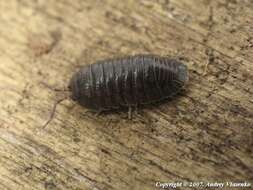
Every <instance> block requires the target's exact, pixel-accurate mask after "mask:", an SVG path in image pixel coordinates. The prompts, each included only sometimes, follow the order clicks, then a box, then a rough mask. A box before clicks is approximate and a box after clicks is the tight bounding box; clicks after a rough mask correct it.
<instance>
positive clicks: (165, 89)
mask: <svg viewBox="0 0 253 190" xmlns="http://www.w3.org/2000/svg"><path fill="white" fill-rule="evenodd" d="M187 80H188V69H187V67H186V65H184V64H183V63H181V62H179V61H177V60H174V59H169V58H166V57H160V56H156V55H135V56H128V57H122V58H116V59H107V60H102V61H98V62H96V63H94V64H91V65H86V66H84V67H82V68H81V69H80V70H79V71H78V72H77V73H75V74H74V75H73V77H72V79H71V80H70V83H69V88H70V91H71V98H72V99H73V100H74V101H77V102H78V103H79V104H81V105H83V106H85V107H87V108H90V109H93V110H98V111H102V110H108V109H114V108H120V107H122V106H125V107H128V108H131V107H133V106H137V105H140V104H147V103H153V102H156V101H159V100H162V99H166V98H168V97H171V96H173V95H175V94H177V93H178V92H179V91H180V89H182V87H183V86H184V84H185V83H186V81H187Z"/></svg>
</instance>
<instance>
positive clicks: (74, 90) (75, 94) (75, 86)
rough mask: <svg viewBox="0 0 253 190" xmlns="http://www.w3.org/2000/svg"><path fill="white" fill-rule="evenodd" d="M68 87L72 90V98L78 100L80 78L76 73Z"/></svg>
mask: <svg viewBox="0 0 253 190" xmlns="http://www.w3.org/2000/svg"><path fill="white" fill-rule="evenodd" d="M68 89H69V91H70V98H71V99H72V100H74V101H76V100H78V99H79V98H80V95H79V88H78V80H77V76H76V75H73V77H72V78H71V79H70V81H69V85H68Z"/></svg>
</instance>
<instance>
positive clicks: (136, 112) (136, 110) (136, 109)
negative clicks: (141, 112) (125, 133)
mask: <svg viewBox="0 0 253 190" xmlns="http://www.w3.org/2000/svg"><path fill="white" fill-rule="evenodd" d="M134 111H135V115H138V105H137V104H136V105H135V110H134Z"/></svg>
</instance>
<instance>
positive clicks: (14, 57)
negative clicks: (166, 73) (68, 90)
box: [0, 0, 253, 190]
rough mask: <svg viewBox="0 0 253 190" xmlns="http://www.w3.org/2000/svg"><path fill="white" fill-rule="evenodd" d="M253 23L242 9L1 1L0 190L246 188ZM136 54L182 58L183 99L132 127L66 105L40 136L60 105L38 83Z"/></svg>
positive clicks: (162, 0) (245, 2)
mask: <svg viewBox="0 0 253 190" xmlns="http://www.w3.org/2000/svg"><path fill="white" fill-rule="evenodd" d="M252 21H253V1H252V0H240V1H239V0H231V1H230V0H217V1H209V0H153V1H151V0H128V1H119V0H105V1H102V0H101V1H99V0H73V1H68V0H57V1H56V0H37V1H32V0H8V1H4V0H1V1H0V90H1V91H0V189H1V190H5V189H6V190H18V189H21V190H26V189H36V190H40V189H103V190H104V189H105V190H107V189H108V190H113V189H115V190H116V189H117V190H119V189H140V190H143V189H144V190H145V189H158V188H157V187H156V186H155V183H156V182H157V181H160V182H176V181H181V182H186V181H195V182H199V181H203V182H208V181H209V182H216V181H219V182H225V181H233V182H238V181H247V182H251V184H252V183H253V148H252V147H253V22H252ZM137 53H153V54H159V55H164V56H173V57H176V58H177V59H180V60H182V61H183V62H184V63H185V64H186V65H187V66H188V67H189V70H190V81H189V84H188V87H187V92H186V93H185V94H183V95H181V96H180V97H178V98H176V99H174V100H172V101H168V102H165V103H164V104H161V105H159V106H158V105H157V106H155V105H153V106H151V107H150V108H149V107H148V108H144V109H142V110H140V111H139V114H138V115H135V116H134V119H133V120H132V121H129V120H128V119H127V114H126V113H125V112H123V111H119V112H114V113H110V114H103V115H101V116H98V117H96V116H95V115H94V114H92V113H89V112H88V113H87V112H86V111H87V109H85V108H82V107H80V106H79V105H77V104H76V103H74V102H72V101H70V100H66V101H64V102H62V103H61V104H60V105H59V106H58V108H57V111H56V115H55V117H54V119H53V120H52V122H51V123H50V124H49V126H48V127H47V128H46V129H44V130H42V129H41V126H42V125H43V124H44V122H45V121H46V120H47V119H48V117H49V114H50V111H51V110H52V105H53V103H54V102H55V101H56V99H57V98H59V97H60V96H61V95H60V94H59V93H56V92H54V91H53V90H52V89H50V88H48V87H46V86H45V85H44V84H43V83H45V84H47V85H48V86H52V87H57V88H63V87H65V86H66V84H67V83H68V80H69V78H70V77H71V75H72V74H73V73H74V72H75V71H77V69H78V68H79V67H80V65H84V64H90V63H92V62H95V61H96V60H98V59H103V58H109V57H114V56H117V57H118V56H122V55H132V54H137ZM179 189H187V188H179ZM188 189H193V188H188Z"/></svg>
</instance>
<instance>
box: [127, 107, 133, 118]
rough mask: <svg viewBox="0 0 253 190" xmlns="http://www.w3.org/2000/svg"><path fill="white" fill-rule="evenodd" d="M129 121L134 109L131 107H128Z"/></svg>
mask: <svg viewBox="0 0 253 190" xmlns="http://www.w3.org/2000/svg"><path fill="white" fill-rule="evenodd" d="M128 119H130V120H131V119H132V107H131V106H129V107H128Z"/></svg>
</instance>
